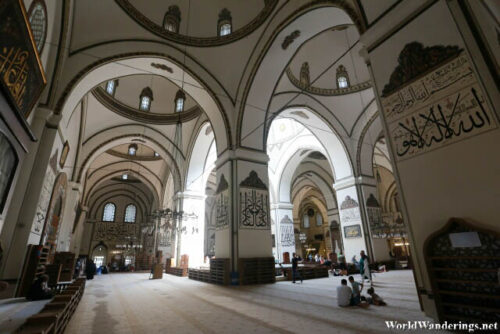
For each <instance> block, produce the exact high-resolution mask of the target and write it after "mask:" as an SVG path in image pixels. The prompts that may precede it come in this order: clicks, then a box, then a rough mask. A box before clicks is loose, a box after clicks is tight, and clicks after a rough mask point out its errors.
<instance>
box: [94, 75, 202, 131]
mask: <svg viewBox="0 0 500 334" xmlns="http://www.w3.org/2000/svg"><path fill="white" fill-rule="evenodd" d="M116 80H117V86H116V88H115V93H114V95H110V94H108V93H107V92H106V84H107V83H106V82H103V83H102V84H101V85H99V86H98V87H96V88H94V89H93V91H92V94H93V95H94V96H95V97H96V99H97V100H98V101H99V102H101V103H102V104H103V105H105V106H106V107H107V108H109V109H110V110H112V111H114V112H116V113H118V114H120V115H121V116H124V117H127V118H129V119H132V120H134V121H139V122H145V123H153V124H175V123H176V122H177V121H179V120H181V121H182V122H187V121H189V120H192V119H194V118H196V117H198V116H199V115H200V114H201V112H202V111H201V108H200V107H199V106H198V104H197V103H196V101H195V100H194V99H193V98H192V97H191V96H189V95H188V94H186V100H185V102H184V111H183V112H181V113H176V112H175V109H174V101H175V95H176V94H177V92H178V91H179V90H180V87H179V86H178V85H176V84H175V83H173V82H172V81H170V80H168V79H166V78H164V77H161V76H157V75H148V74H144V75H131V76H125V77H119V78H116ZM146 87H149V88H150V89H151V90H152V92H153V99H152V101H151V107H150V110H149V111H142V110H139V103H140V96H141V92H142V90H143V89H144V88H146Z"/></svg>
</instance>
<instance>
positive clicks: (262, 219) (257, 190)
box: [240, 171, 271, 229]
mask: <svg viewBox="0 0 500 334" xmlns="http://www.w3.org/2000/svg"><path fill="white" fill-rule="evenodd" d="M240 228H250V229H270V228H271V219H270V216H269V194H268V190H267V186H266V185H265V184H264V182H262V180H261V179H260V178H259V176H258V175H257V172H255V171H251V172H250V175H249V176H248V177H247V178H246V179H245V180H243V181H242V182H241V183H240Z"/></svg>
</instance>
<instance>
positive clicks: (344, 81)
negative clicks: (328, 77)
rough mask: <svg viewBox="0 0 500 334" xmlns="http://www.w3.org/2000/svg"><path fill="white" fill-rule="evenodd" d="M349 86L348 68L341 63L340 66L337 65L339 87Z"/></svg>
mask: <svg viewBox="0 0 500 334" xmlns="http://www.w3.org/2000/svg"><path fill="white" fill-rule="evenodd" d="M347 87H349V76H348V75H347V70H346V69H345V67H344V65H339V67H337V88H347Z"/></svg>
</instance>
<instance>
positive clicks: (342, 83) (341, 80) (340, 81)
mask: <svg viewBox="0 0 500 334" xmlns="http://www.w3.org/2000/svg"><path fill="white" fill-rule="evenodd" d="M337 80H338V84H339V88H347V78H346V77H339V78H338V79H337Z"/></svg>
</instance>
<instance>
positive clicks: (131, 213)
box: [125, 204, 137, 223]
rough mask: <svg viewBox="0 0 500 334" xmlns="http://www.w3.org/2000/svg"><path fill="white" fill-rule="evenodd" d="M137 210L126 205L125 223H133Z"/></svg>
mask: <svg viewBox="0 0 500 334" xmlns="http://www.w3.org/2000/svg"><path fill="white" fill-rule="evenodd" d="M136 212H137V208H136V207H135V205H133V204H129V205H127V207H126V208H125V223H135V215H136Z"/></svg>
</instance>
